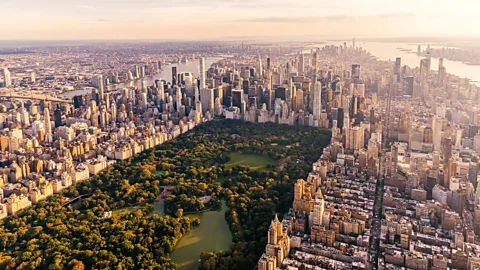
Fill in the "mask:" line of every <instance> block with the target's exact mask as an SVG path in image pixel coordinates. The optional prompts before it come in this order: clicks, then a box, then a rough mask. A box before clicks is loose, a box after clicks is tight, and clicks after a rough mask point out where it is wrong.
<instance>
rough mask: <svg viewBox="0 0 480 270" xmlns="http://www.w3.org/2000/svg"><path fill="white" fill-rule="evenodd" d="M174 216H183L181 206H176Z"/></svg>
mask: <svg viewBox="0 0 480 270" xmlns="http://www.w3.org/2000/svg"><path fill="white" fill-rule="evenodd" d="M175 216H176V217H177V218H181V217H182V216H183V209H182V208H178V209H177V212H175Z"/></svg>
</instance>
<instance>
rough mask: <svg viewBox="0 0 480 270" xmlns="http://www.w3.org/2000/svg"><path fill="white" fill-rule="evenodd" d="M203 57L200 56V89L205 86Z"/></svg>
mask: <svg viewBox="0 0 480 270" xmlns="http://www.w3.org/2000/svg"><path fill="white" fill-rule="evenodd" d="M205 72H206V71H205V57H202V58H200V89H203V88H205V87H206V82H205V81H206V73H205Z"/></svg>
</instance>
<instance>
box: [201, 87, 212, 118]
mask: <svg viewBox="0 0 480 270" xmlns="http://www.w3.org/2000/svg"><path fill="white" fill-rule="evenodd" d="M200 100H201V101H202V114H205V113H206V112H207V111H210V112H213V108H214V106H213V105H214V93H213V89H209V88H203V89H200Z"/></svg>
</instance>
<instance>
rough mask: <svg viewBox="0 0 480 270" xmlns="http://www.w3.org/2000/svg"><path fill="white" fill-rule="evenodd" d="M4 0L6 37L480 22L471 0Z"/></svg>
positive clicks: (359, 31)
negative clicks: (385, 1) (390, 0)
mask: <svg viewBox="0 0 480 270" xmlns="http://www.w3.org/2000/svg"><path fill="white" fill-rule="evenodd" d="M0 5H2V9H3V10H4V13H3V15H2V16H3V17H4V21H3V27H2V29H1V30H0V36H1V37H2V39H4V40H52V39H53V40H58V39H62V40H63V39H66V40H78V39H175V40H178V39H180V40H206V39H215V38H225V37H231V38H234V37H276V36H290V37H301V36H315V35H327V36H350V35H352V36H353V35H355V36H382V37H393V36H423V35H427V36H442V35H444V36H480V28H479V27H478V26H480V23H479V22H478V20H475V17H476V14H475V10H478V8H480V3H477V2H472V1H468V0H461V1H457V2H455V3H453V2H451V1H443V0H442V1H430V0H429V1H422V2H417V1H413V0H408V1H402V2H390V3H383V2H382V1H378V0H368V1H362V2H352V1H347V0H342V1H337V2H336V3H335V4H332V3H329V2H327V1H311V0H307V1H302V2H295V3H292V2H291V1H286V0H282V1H272V0H262V1H237V0H229V1H224V0H223V1H220V0H208V1H202V2H201V3H197V2H195V1H192V0H183V1H164V0H156V1H145V0H143V1H134V2H130V1H125V0H101V1H91V0H87V1H83V2H82V3H76V2H65V1H58V0H48V1H42V3H40V2H35V1H31V0H20V1H11V0H2V1H0ZM465 6H468V7H469V8H468V9H465V8H464V7H465ZM432 7H434V8H432ZM465 25H469V26H471V27H465ZM332 26H334V27H332Z"/></svg>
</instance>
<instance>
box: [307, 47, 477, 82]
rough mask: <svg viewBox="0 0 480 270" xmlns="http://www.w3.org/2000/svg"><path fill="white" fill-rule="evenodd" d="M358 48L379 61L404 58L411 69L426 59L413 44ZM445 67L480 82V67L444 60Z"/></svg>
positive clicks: (435, 63) (434, 66)
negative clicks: (407, 50) (419, 54)
mask: <svg viewBox="0 0 480 270" xmlns="http://www.w3.org/2000/svg"><path fill="white" fill-rule="evenodd" d="M343 42H344V41H327V43H326V44H318V45H314V46H312V47H324V46H325V45H335V46H339V45H343ZM346 42H347V45H348V46H351V45H352V41H351V40H350V41H346ZM421 45H422V50H425V49H426V48H427V45H425V44H421ZM356 46H357V47H362V48H363V49H365V50H367V51H368V52H370V53H371V54H372V55H373V56H375V57H377V58H378V59H379V60H383V61H395V58H396V57H401V58H402V65H407V66H409V67H411V68H414V67H417V66H419V65H420V60H421V59H423V58H425V57H423V56H418V55H417V54H416V52H417V46H418V44H412V43H390V42H370V41H368V42H363V41H357V42H356ZM430 47H431V48H440V47H441V46H434V45H432V46H430ZM397 48H403V49H409V50H411V52H406V51H401V50H399V49H397ZM443 65H444V66H445V67H446V69H447V72H448V73H450V74H454V75H456V76H459V77H461V78H468V79H470V80H472V81H474V82H475V84H477V85H478V83H477V82H480V66H473V65H466V64H464V63H462V62H457V61H451V60H448V59H444V60H443ZM432 70H438V58H432Z"/></svg>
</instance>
